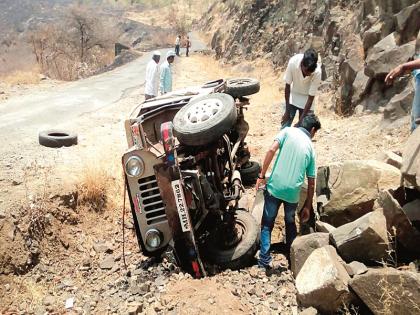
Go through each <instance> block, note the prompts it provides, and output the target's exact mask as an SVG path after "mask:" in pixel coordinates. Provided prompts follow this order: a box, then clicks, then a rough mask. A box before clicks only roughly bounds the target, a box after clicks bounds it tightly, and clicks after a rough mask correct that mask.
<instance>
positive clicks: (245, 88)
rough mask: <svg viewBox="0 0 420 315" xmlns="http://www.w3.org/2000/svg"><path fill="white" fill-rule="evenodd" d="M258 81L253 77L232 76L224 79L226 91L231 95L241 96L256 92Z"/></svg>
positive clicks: (258, 85)
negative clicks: (232, 77)
mask: <svg viewBox="0 0 420 315" xmlns="http://www.w3.org/2000/svg"><path fill="white" fill-rule="evenodd" d="M259 90H260V82H259V81H258V80H256V79H253V78H234V79H229V80H227V81H226V93H227V94H229V95H232V97H235V98H236V97H241V96H247V95H252V94H255V93H258V92H259Z"/></svg>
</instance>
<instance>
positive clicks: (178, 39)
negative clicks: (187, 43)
mask: <svg viewBox="0 0 420 315" xmlns="http://www.w3.org/2000/svg"><path fill="white" fill-rule="evenodd" d="M180 41H181V39H180V38H179V37H177V38H176V39H175V45H179V43H180Z"/></svg>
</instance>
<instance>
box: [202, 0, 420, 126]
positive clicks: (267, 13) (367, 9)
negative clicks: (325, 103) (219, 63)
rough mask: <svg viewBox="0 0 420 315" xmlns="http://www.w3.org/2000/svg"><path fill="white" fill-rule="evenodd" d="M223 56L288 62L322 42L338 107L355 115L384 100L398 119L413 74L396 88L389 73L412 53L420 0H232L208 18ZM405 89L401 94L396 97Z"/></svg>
mask: <svg viewBox="0 0 420 315" xmlns="http://www.w3.org/2000/svg"><path fill="white" fill-rule="evenodd" d="M201 23H202V27H203V29H204V31H207V32H209V33H211V34H212V42H211V45H212V48H213V49H214V50H215V52H216V56H217V58H223V59H226V60H228V61H232V62H236V61H239V60H241V59H247V60H252V59H256V58H265V59H268V60H270V61H271V62H272V64H273V66H274V67H275V68H279V67H284V66H285V65H286V63H287V61H288V59H289V58H290V57H291V56H292V55H293V54H295V53H298V52H302V51H304V50H305V49H307V48H309V47H313V48H315V49H316V50H317V51H318V52H319V53H320V56H321V58H322V62H323V72H324V73H323V79H325V82H326V85H328V86H329V87H331V88H333V89H334V90H336V91H337V98H336V99H337V101H336V104H335V110H336V111H337V112H339V113H343V114H351V113H352V112H353V110H354V108H355V107H356V106H358V105H361V106H362V107H363V108H364V109H368V110H374V111H375V110H378V109H379V108H380V107H385V106H386V105H387V104H388V103H390V105H389V106H388V107H386V109H384V110H385V111H386V112H387V115H385V116H386V117H390V118H391V119H397V118H399V117H400V116H401V115H404V114H406V113H407V111H408V110H409V109H408V108H407V107H406V106H403V105H401V104H404V105H405V104H407V103H410V99H412V97H413V93H412V87H411V84H409V81H410V79H409V78H404V79H401V80H400V81H397V82H396V83H395V84H394V86H393V87H392V88H389V87H386V86H385V85H384V83H383V79H384V76H385V74H386V72H388V71H389V70H391V69H392V67H394V66H396V65H397V64H398V63H400V62H405V61H407V60H408V59H409V58H411V57H412V56H413V54H414V51H415V40H416V37H417V34H418V33H419V28H420V2H418V1H417V0H293V1H292V0H252V1H234V0H225V1H221V2H217V3H216V4H215V5H213V6H212V7H211V8H210V10H209V12H208V13H207V14H206V15H205V17H204V18H203V19H202V22H201ZM398 94H402V95H400V98H403V99H404V101H402V100H400V101H399V102H396V101H395V100H394V101H393V102H390V100H391V99H392V98H393V97H394V96H395V95H398Z"/></svg>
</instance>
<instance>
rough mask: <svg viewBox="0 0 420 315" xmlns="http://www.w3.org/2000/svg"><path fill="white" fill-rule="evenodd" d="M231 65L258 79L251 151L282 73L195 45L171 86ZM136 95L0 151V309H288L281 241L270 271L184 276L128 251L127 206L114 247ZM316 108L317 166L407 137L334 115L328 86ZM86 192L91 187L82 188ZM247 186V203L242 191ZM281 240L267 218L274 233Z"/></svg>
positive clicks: (372, 153)
mask: <svg viewBox="0 0 420 315" xmlns="http://www.w3.org/2000/svg"><path fill="white" fill-rule="evenodd" d="M232 76H255V77H257V78H259V79H260V80H261V83H262V89H261V92H260V93H259V94H258V95H255V96H252V97H251V105H250V106H249V109H248V111H247V112H246V113H245V115H246V117H247V119H248V121H249V123H250V134H249V137H248V143H249V145H250V148H251V152H252V155H253V157H254V159H256V160H257V161H260V162H261V161H262V158H263V156H264V154H265V150H266V149H267V148H268V146H269V145H270V144H271V142H272V139H273V137H274V135H275V134H276V133H277V132H278V128H279V121H280V117H281V113H282V108H281V103H282V99H283V96H282V95H283V94H282V89H283V83H282V80H281V73H276V74H273V73H272V70H271V68H270V66H269V65H267V64H265V63H264V62H251V63H243V64H241V65H238V66H234V67H232V66H227V65H224V64H220V63H217V62H215V61H214V59H213V58H212V57H211V56H201V55H193V56H191V57H190V58H186V57H181V58H179V59H177V61H176V64H175V86H176V87H183V86H186V85H192V84H200V83H202V82H203V81H206V80H210V79H215V78H218V77H232ZM142 99H143V95H142V91H140V90H135V91H129V93H127V95H125V97H124V98H123V99H121V100H120V101H119V102H118V103H117V104H115V106H113V107H111V108H107V109H104V110H103V111H101V112H95V113H91V114H90V115H88V116H87V117H82V118H81V119H80V120H79V121H78V122H77V128H78V130H80V133H81V134H83V141H81V143H83V144H81V145H78V146H75V147H72V148H66V149H58V150H54V151H52V149H47V148H40V147H36V146H34V147H32V148H27V151H26V152H14V154H13V157H12V156H8V157H3V159H2V161H1V163H2V169H3V173H2V174H4V176H2V181H1V182H0V189H1V200H2V203H0V206H1V213H0V229H1V247H2V249H3V248H6V249H7V250H6V251H3V250H2V254H0V266H1V267H2V268H3V273H4V272H5V271H7V272H6V274H2V275H0V299H1V301H2V303H1V306H0V307H1V312H2V313H8V312H10V313H22V314H27V313H36V314H41V313H42V314H43V313H45V312H46V311H49V312H55V313H62V312H65V310H66V309H68V310H70V311H72V312H74V313H84V312H85V313H97V314H103V313H127V312H129V313H132V314H135V313H136V312H143V313H146V314H155V313H162V314H163V313H165V314H166V313H173V314H207V313H211V314H217V313H223V312H228V313H233V314H236V313H255V314H270V313H273V314H278V313H280V314H298V310H299V308H298V306H297V302H296V289H295V286H294V280H293V276H292V274H291V272H290V271H289V270H288V269H287V268H288V265H287V260H286V258H285V256H284V255H283V254H282V253H280V252H276V253H274V259H275V265H276V269H275V270H274V272H272V273H270V274H265V273H264V272H261V271H259V270H258V269H256V268H255V267H252V268H246V269H244V270H242V271H234V272H232V271H225V272H222V273H219V274H216V275H214V276H212V277H209V278H205V279H201V280H193V279H191V278H190V276H189V275H186V274H184V273H182V272H181V271H180V270H178V268H177V267H176V266H174V265H173V264H172V263H171V260H170V257H169V256H168V259H165V260H164V261H163V262H154V261H150V260H148V259H146V258H145V257H143V256H142V254H141V253H139V250H138V246H137V242H136V239H135V235H134V230H133V226H132V224H131V220H130V213H129V212H128V211H127V212H126V216H125V227H126V229H125V256H123V253H122V244H123V234H122V233H123V232H122V187H121V183H122V181H121V175H120V174H121V173H120V172H121V170H120V165H119V163H120V162H119V158H120V154H121V152H123V150H124V148H125V136H124V129H123V125H122V122H123V120H124V118H125V117H126V115H127V113H128V111H129V109H130V108H131V107H132V106H133V105H135V104H137V103H138V102H139V101H141V100H142ZM0 106H1V104H0ZM317 112H318V114H319V116H320V118H321V121H322V124H323V129H322V130H321V132H320V133H319V134H318V135H317V137H316V143H315V145H316V151H317V156H318V164H319V165H323V164H327V163H330V162H333V161H344V160H348V159H367V158H376V157H378V156H379V155H380V153H381V152H383V151H384V150H395V151H400V150H402V147H403V144H404V142H405V140H406V139H407V136H408V127H407V126H408V118H407V119H405V120H404V123H403V124H401V125H399V126H398V127H397V128H393V129H391V130H387V129H384V126H382V124H381V122H382V116H381V115H380V114H363V115H359V116H352V117H350V118H341V117H339V116H337V115H335V114H334V113H333V112H332V111H331V94H330V93H328V92H325V93H320V97H319V100H318V104H317ZM93 120H95V122H96V123H95V124H96V127H95V128H92V124H91V122H92V121H93ZM98 139H101V140H100V141H98ZM15 161H16V163H15ZM104 170H105V171H104ZM97 183H102V184H103V185H96V184H97ZM98 191H99V194H98ZM91 192H94V195H95V196H98V195H99V196H101V197H100V198H95V199H89V194H90V193H91ZM75 193H77V195H76V194H75ZM247 195H248V199H249V204H252V202H253V191H252V190H249V191H248V194H247ZM11 196H13V197H11ZM76 200H77V201H76ZM278 227H281V216H280V218H279V220H278ZM282 239H283V236H282V231H281V229H280V228H277V229H276V230H275V235H274V241H275V242H279V241H281V240H282ZM10 244H12V245H13V246H11V247H10V246H9V245H10ZM17 244H18V245H17ZM124 257H125V260H126V263H127V268H126V267H125V264H124ZM11 272H12V273H11Z"/></svg>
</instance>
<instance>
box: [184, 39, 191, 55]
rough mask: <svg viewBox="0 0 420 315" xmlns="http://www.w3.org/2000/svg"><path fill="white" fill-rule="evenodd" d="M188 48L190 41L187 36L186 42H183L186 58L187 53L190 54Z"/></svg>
mask: <svg viewBox="0 0 420 315" xmlns="http://www.w3.org/2000/svg"><path fill="white" fill-rule="evenodd" d="M190 47H191V41H190V37H189V36H187V41H186V42H185V55H186V56H187V57H188V55H189V53H190Z"/></svg>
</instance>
